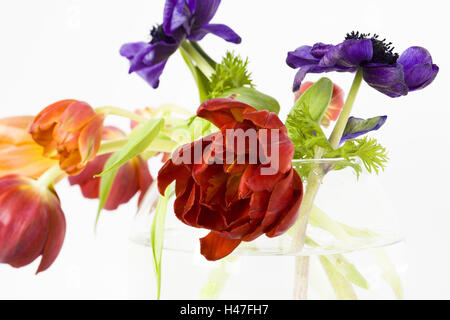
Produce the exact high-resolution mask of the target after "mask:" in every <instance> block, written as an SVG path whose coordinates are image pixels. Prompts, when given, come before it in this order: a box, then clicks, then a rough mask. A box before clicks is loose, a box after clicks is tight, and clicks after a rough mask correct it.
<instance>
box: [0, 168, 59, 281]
mask: <svg viewBox="0 0 450 320" xmlns="http://www.w3.org/2000/svg"><path fill="white" fill-rule="evenodd" d="M65 233H66V221H65V218H64V213H63V212H62V210H61V206H60V202H59V198H58V196H57V195H56V193H55V191H54V190H53V189H49V188H47V187H44V186H41V185H39V184H38V182H37V181H36V180H33V179H31V178H27V177H23V176H18V175H8V176H4V177H2V178H0V263H8V264H10V265H11V266H13V267H16V268H19V267H23V266H25V265H27V264H30V263H31V262H33V261H34V260H35V259H36V258H37V257H39V256H40V255H42V260H41V263H40V265H39V267H38V270H37V273H39V272H42V271H44V270H46V269H47V268H49V267H50V266H51V265H52V263H53V261H55V259H56V257H57V256H58V254H59V251H60V250H61V247H62V244H63V241H64V236H65Z"/></svg>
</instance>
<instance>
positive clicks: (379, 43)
mask: <svg viewBox="0 0 450 320" xmlns="http://www.w3.org/2000/svg"><path fill="white" fill-rule="evenodd" d="M369 37H370V40H371V41H372V47H373V57H372V60H371V62H375V63H387V64H395V63H396V62H397V59H398V53H394V47H393V46H392V42H389V43H387V42H386V39H383V40H380V39H379V36H378V35H377V34H374V35H373V36H372V37H371V36H370V33H360V32H359V31H357V32H355V31H352V32H351V33H347V36H346V37H345V40H351V39H354V40H363V39H369Z"/></svg>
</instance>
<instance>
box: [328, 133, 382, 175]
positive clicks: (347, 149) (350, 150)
mask: <svg viewBox="0 0 450 320" xmlns="http://www.w3.org/2000/svg"><path fill="white" fill-rule="evenodd" d="M324 157H325V158H344V159H345V160H347V162H348V163H345V162H343V163H342V164H340V166H338V167H335V168H334V169H335V170H339V169H343V168H345V167H348V166H351V167H353V168H354V169H355V171H356V173H357V174H359V172H361V171H362V169H361V167H360V165H359V164H357V163H355V161H354V160H352V158H355V157H358V158H359V159H361V161H362V163H363V164H364V167H365V168H366V170H367V171H368V172H369V173H373V172H375V173H376V174H378V173H379V172H380V170H384V166H385V164H386V162H387V160H388V156H387V152H386V149H385V148H384V147H383V146H381V145H380V144H379V143H378V142H377V140H376V139H374V138H368V137H364V138H362V139H352V140H347V142H345V144H344V145H343V146H342V147H340V148H339V149H337V150H334V151H331V152H328V153H326V154H325V155H324ZM357 167H359V169H358V168H357Z"/></svg>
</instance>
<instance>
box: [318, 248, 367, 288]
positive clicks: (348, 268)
mask: <svg viewBox="0 0 450 320" xmlns="http://www.w3.org/2000/svg"><path fill="white" fill-rule="evenodd" d="M327 258H328V259H329V260H330V262H331V263H332V264H334V266H335V267H336V269H337V270H338V271H339V272H340V273H341V274H342V275H343V276H344V277H345V278H346V279H347V280H348V281H350V282H351V283H353V284H355V285H357V286H358V287H360V288H363V289H366V290H369V284H368V283H367V280H366V279H365V278H364V276H363V275H362V274H361V273H360V272H359V271H358V269H356V267H355V266H354V265H353V264H352V263H350V262H349V261H348V260H347V259H345V258H344V256H343V255H340V254H336V255H331V256H327Z"/></svg>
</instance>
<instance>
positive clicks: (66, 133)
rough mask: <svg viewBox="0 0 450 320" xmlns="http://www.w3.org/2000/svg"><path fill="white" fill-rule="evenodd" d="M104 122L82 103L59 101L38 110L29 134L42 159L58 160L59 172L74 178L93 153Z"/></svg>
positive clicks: (103, 117) (100, 136) (98, 145)
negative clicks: (38, 146) (62, 171)
mask: <svg viewBox="0 0 450 320" xmlns="http://www.w3.org/2000/svg"><path fill="white" fill-rule="evenodd" d="M104 119H105V115H104V114H97V113H95V111H94V109H92V107H91V106H90V105H88V104H87V103H85V102H81V101H77V100H62V101H59V102H56V103H54V104H52V105H50V106H48V107H47V108H45V109H44V110H42V111H41V112H40V113H39V114H38V115H37V116H36V118H35V119H34V121H33V123H32V124H31V125H30V129H29V132H30V133H31V136H32V137H33V139H34V141H36V142H37V143H38V144H40V145H41V146H43V147H44V155H45V156H47V157H51V158H53V159H58V160H59V165H60V167H61V169H62V170H64V171H65V172H66V173H67V174H69V175H76V174H78V173H80V172H81V171H82V170H83V169H84V167H85V166H86V165H87V163H88V162H89V161H90V160H92V159H93V158H94V157H95V155H96V154H97V151H98V149H99V147H100V142H101V138H102V132H103V121H104Z"/></svg>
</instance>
